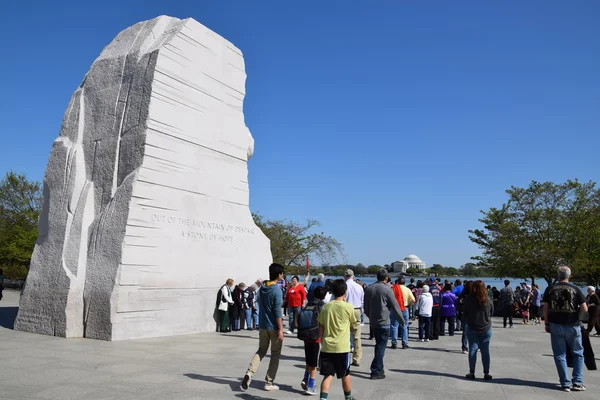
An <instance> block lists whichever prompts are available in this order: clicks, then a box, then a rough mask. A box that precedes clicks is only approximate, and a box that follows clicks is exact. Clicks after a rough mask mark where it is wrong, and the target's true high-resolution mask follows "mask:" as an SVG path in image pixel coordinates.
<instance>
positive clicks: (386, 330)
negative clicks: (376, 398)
mask: <svg viewBox="0 0 600 400" xmlns="http://www.w3.org/2000/svg"><path fill="white" fill-rule="evenodd" d="M373 335H374V336H375V357H373V362H372V363H371V376H375V375H382V374H383V373H384V372H385V371H384V369H383V356H385V348H386V346H387V342H388V338H389V335H390V327H389V326H388V325H383V326H376V327H374V328H373Z"/></svg>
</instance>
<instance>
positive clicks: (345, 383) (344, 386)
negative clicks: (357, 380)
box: [342, 375, 352, 394]
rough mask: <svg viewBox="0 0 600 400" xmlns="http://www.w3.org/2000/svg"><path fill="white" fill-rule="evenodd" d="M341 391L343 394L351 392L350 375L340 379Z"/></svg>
mask: <svg viewBox="0 0 600 400" xmlns="http://www.w3.org/2000/svg"><path fill="white" fill-rule="evenodd" d="M342 389H343V390H344V394H346V393H350V392H352V379H351V378H350V375H346V376H344V377H343V378H342Z"/></svg>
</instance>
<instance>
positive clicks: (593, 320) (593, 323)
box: [587, 307, 600, 333]
mask: <svg viewBox="0 0 600 400" xmlns="http://www.w3.org/2000/svg"><path fill="white" fill-rule="evenodd" d="M599 313H600V308H598V307H593V308H590V309H589V320H588V327H587V331H588V332H589V333H592V330H593V329H594V328H596V333H600V330H598V314H599Z"/></svg>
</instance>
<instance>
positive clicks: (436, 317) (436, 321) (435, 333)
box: [431, 306, 440, 340]
mask: <svg viewBox="0 0 600 400" xmlns="http://www.w3.org/2000/svg"><path fill="white" fill-rule="evenodd" d="M439 337H440V307H439V306H438V307H433V308H432V311H431V338H432V339H434V340H437V339H439Z"/></svg>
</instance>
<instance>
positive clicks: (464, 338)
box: [460, 321, 469, 351]
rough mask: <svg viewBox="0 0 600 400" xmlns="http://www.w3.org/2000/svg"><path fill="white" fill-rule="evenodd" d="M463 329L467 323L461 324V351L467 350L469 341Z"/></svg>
mask: <svg viewBox="0 0 600 400" xmlns="http://www.w3.org/2000/svg"><path fill="white" fill-rule="evenodd" d="M465 329H467V323H466V322H465V321H463V322H462V335H461V338H460V340H461V341H462V351H467V350H469V340H468V339H467V335H466V334H465Z"/></svg>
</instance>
